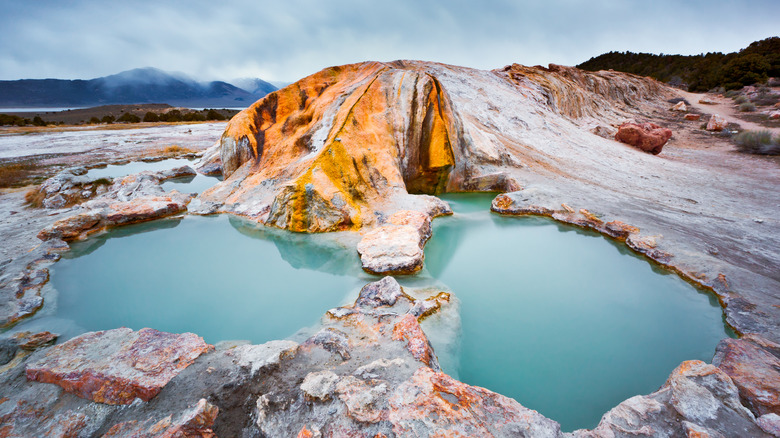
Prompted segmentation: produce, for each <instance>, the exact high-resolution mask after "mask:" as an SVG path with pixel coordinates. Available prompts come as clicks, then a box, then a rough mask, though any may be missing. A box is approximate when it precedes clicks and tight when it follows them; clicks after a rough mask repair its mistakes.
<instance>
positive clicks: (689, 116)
mask: <svg viewBox="0 0 780 438" xmlns="http://www.w3.org/2000/svg"><path fill="white" fill-rule="evenodd" d="M699 119H701V114H686V115H685V120H691V121H694V122H695V121H697V120H699Z"/></svg>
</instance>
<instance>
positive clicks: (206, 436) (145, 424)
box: [103, 399, 219, 438]
mask: <svg viewBox="0 0 780 438" xmlns="http://www.w3.org/2000/svg"><path fill="white" fill-rule="evenodd" d="M217 414H219V408H217V407H216V406H214V405H212V404H211V403H209V402H208V401H206V399H200V401H198V403H197V404H196V405H195V406H193V407H192V408H190V409H188V410H186V411H184V412H182V413H181V414H179V415H177V416H176V417H174V416H173V415H168V416H167V417H165V418H163V419H161V420H158V421H154V420H151V419H150V420H146V421H137V420H131V421H125V422H122V423H118V424H115V425H114V426H112V427H111V429H109V430H108V432H106V434H105V435H103V438H109V437H111V438H122V437H128V438H129V437H151V436H158V437H165V438H178V437H181V438H196V437H202V438H213V437H215V436H216V435H214V431H213V430H212V429H211V427H212V426H213V425H214V421H215V420H216V419H217Z"/></svg>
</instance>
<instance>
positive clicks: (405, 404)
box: [388, 367, 561, 438]
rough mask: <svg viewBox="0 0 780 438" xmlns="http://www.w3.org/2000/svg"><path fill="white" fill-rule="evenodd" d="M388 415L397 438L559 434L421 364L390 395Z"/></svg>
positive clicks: (551, 425)
mask: <svg viewBox="0 0 780 438" xmlns="http://www.w3.org/2000/svg"><path fill="white" fill-rule="evenodd" d="M388 417H389V420H390V422H391V423H393V432H394V433H396V434H397V435H399V436H430V435H429V434H430V433H431V432H432V431H435V432H436V434H437V435H438V436H484V437H487V436H496V437H511V436H527V437H540V438H544V437H560V436H561V426H560V425H559V424H558V423H556V422H555V421H552V420H549V419H547V418H545V417H544V416H542V415H541V414H539V413H538V412H536V411H533V410H531V409H528V408H525V407H524V406H522V405H521V404H520V403H518V402H516V401H514V400H512V399H510V398H508V397H504V396H502V395H499V394H496V393H494V392H491V391H488V390H486V389H484V388H479V387H476V386H469V385H466V384H464V383H461V382H458V381H457V380H455V379H453V378H452V377H450V376H448V375H446V374H444V373H438V372H435V371H433V370H431V369H430V368H425V367H423V368H419V369H418V370H417V371H416V372H415V373H414V375H413V376H412V377H411V378H410V379H409V380H408V381H406V382H404V383H402V384H401V385H400V386H399V387H398V388H397V389H396V390H395V391H394V392H393V394H392V395H391V396H390V412H389V416H388Z"/></svg>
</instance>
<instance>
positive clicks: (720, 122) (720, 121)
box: [707, 114, 729, 131]
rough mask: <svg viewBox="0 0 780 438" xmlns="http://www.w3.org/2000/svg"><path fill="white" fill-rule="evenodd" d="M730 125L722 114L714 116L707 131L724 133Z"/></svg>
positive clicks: (708, 123)
mask: <svg viewBox="0 0 780 438" xmlns="http://www.w3.org/2000/svg"><path fill="white" fill-rule="evenodd" d="M728 124H729V122H728V121H726V119H725V118H723V116H721V115H720V114H713V115H712V116H710V120H709V121H708V122H707V131H723V130H724V129H726V126H727V125H728Z"/></svg>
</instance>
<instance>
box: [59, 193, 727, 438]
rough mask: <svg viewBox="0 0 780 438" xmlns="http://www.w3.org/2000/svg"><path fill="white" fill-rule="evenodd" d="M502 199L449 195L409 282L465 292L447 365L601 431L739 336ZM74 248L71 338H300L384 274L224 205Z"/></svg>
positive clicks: (346, 250)
mask: <svg viewBox="0 0 780 438" xmlns="http://www.w3.org/2000/svg"><path fill="white" fill-rule="evenodd" d="M492 197H493V195H448V196H445V197H444V198H445V199H446V200H447V201H448V202H450V204H451V205H452V207H453V209H454V211H455V212H456V214H455V215H453V216H451V217H444V218H437V219H436V220H435V221H434V234H433V238H432V239H431V241H430V242H429V243H428V245H427V247H426V250H425V253H426V267H425V268H424V270H423V271H422V272H420V273H419V274H418V275H416V276H414V277H407V278H404V279H401V278H399V280H400V281H401V282H402V283H403V284H405V285H414V286H418V287H423V286H432V285H433V286H436V285H446V287H448V288H449V289H450V290H451V291H452V292H453V293H454V294H455V296H456V297H457V298H458V299H459V302H460V324H453V323H452V321H449V323H443V322H436V318H435V317H432V318H430V319H429V320H426V321H425V322H424V328H425V329H426V331H429V333H431V334H432V336H431V342H432V343H433V345H434V348H436V350H437V351H438V352H439V354H440V356H442V357H441V359H442V360H441V362H442V366H443V367H444V371H445V372H448V373H450V374H452V375H455V376H458V377H459V378H460V379H461V380H463V381H464V382H466V383H469V384H472V385H478V386H483V387H486V388H489V389H491V390H494V391H497V392H500V393H502V394H504V395H507V396H509V397H512V398H515V399H517V400H518V401H519V402H520V403H522V404H523V405H525V406H527V407H529V408H532V409H536V410H538V411H540V412H541V413H542V414H544V415H546V416H548V417H550V418H553V419H555V420H557V421H559V422H561V424H562V426H563V429H564V430H573V429H576V428H583V427H588V428H591V427H594V426H595V425H596V424H597V423H598V421H599V419H600V417H601V415H602V414H603V413H605V412H606V411H607V410H609V409H610V408H612V407H614V406H615V405H617V404H618V403H620V402H621V401H623V400H625V399H626V398H628V397H631V396H633V395H636V394H647V393H650V392H652V391H655V390H656V389H658V387H659V386H660V385H662V384H663V382H664V381H665V380H666V378H667V376H668V375H669V373H670V372H671V371H672V369H674V368H675V367H676V366H677V365H678V364H679V363H680V362H681V361H683V360H687V359H702V360H705V361H709V360H710V359H711V358H712V354H713V353H714V349H715V345H716V344H717V342H718V341H719V340H720V339H721V338H723V337H726V336H727V335H728V333H727V332H726V330H725V328H724V325H723V320H722V314H721V309H720V307H718V305H717V302H716V301H715V300H714V299H713V298H712V297H711V296H710V295H707V294H704V293H701V292H699V291H698V290H697V289H695V288H694V287H692V286H691V285H689V284H687V283H685V282H684V281H682V280H681V279H680V278H679V277H677V276H676V275H671V274H668V273H666V272H665V271H663V270H660V269H657V268H655V267H654V266H653V265H651V264H650V263H648V262H647V261H646V260H644V259H642V258H639V257H636V256H635V255H633V253H631V252H630V251H629V250H627V249H626V248H625V247H624V245H622V244H617V243H614V242H612V241H610V240H608V239H605V238H603V237H601V236H599V235H596V234H594V233H590V232H585V231H581V230H579V229H576V228H573V227H569V226H563V225H558V224H556V223H555V222H553V221H551V220H547V219H542V218H515V217H502V216H498V215H495V214H492V213H490V212H489V211H488V208H489V205H490V200H491V199H492ZM347 240H348V239H347ZM72 248H73V251H72V252H71V253H70V254H69V255H68V256H67V257H65V258H64V259H63V260H61V261H60V262H58V263H57V264H56V265H55V270H54V272H53V275H52V282H53V285H54V287H55V288H56V289H57V290H58V291H59V297H58V302H57V303H56V309H57V310H56V312H55V314H53V315H49V316H44V317H43V318H44V319H43V321H47V320H46V319H45V318H48V321H49V323H50V324H54V323H55V322H57V323H58V324H60V327H61V329H59V330H60V331H61V332H65V334H66V336H67V335H70V336H73V335H76V334H79V333H81V332H84V331H88V330H101V329H109V328H114V327H118V326H128V327H132V328H134V329H139V328H142V327H154V328H156V329H159V330H164V331H169V332H185V331H190V332H195V333H198V334H199V335H201V336H203V337H204V338H205V339H206V340H207V341H208V342H212V343H214V342H218V341H220V340H233V339H246V340H250V341H252V342H255V343H260V342H265V341H268V340H272V339H281V338H286V337H291V336H292V337H294V338H296V339H301V338H302V337H304V336H306V334H307V333H308V332H307V331H306V330H303V331H301V329H302V328H303V329H305V328H307V327H312V326H314V325H316V323H317V322H318V321H319V319H320V317H321V316H322V315H323V314H324V312H325V311H327V310H328V309H330V308H333V307H336V306H338V305H342V304H345V303H349V302H351V301H353V300H354V299H355V294H356V291H357V290H358V289H359V288H360V287H361V286H362V285H363V284H365V283H367V282H369V281H373V280H375V279H376V278H377V277H373V276H369V275H367V274H365V273H363V271H362V270H361V269H360V266H359V259H358V257H357V254H356V252H355V250H354V242H353V243H349V244H347V243H340V241H339V240H338V239H336V237H335V236H333V235H328V234H325V235H305V234H297V233H289V232H284V231H280V230H275V229H267V228H264V227H260V226H257V225H255V224H252V223H250V222H247V221H244V220H242V219H238V218H232V217H227V216H217V217H197V216H188V217H186V218H184V219H178V220H172V219H169V220H163V221H156V222H152V223H147V224H139V225H133V226H128V227H124V228H120V229H117V230H115V231H112V232H111V233H108V234H106V235H103V236H99V237H96V238H92V239H89V240H87V241H84V242H79V243H76V244H73V245H72ZM47 304H48V306H50V308H51V306H52V303H51V302H48V301H47ZM69 324H70V325H69ZM458 327H460V329H458ZM434 331H436V333H435V335H433V334H434ZM442 331H444V332H445V333H442ZM453 338H454V339H456V341H457V340H459V344H460V345H459V348H455V349H454V350H455V351H454V352H453V351H452V350H453V348H452V346H453V342H452V339H453ZM457 344H458V342H455V345H456V347H457ZM445 352H446V353H445ZM445 355H446V357H444V356H445Z"/></svg>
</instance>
